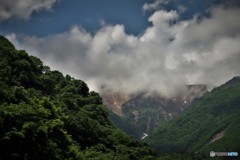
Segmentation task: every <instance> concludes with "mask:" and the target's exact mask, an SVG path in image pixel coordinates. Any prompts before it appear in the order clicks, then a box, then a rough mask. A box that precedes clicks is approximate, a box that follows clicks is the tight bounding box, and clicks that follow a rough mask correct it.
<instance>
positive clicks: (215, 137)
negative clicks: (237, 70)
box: [144, 77, 240, 155]
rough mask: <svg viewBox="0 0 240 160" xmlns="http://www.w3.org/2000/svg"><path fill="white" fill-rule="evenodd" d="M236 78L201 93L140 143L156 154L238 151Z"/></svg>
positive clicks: (238, 87)
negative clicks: (189, 105)
mask: <svg viewBox="0 0 240 160" xmlns="http://www.w3.org/2000/svg"><path fill="white" fill-rule="evenodd" d="M239 115H240V77H234V78H233V79H231V80H230V81H228V82H226V83H225V84H223V85H221V86H219V87H217V88H215V89H213V90H212V91H211V92H207V93H205V94H204V95H203V96H202V97H201V98H199V99H198V100H196V101H194V102H193V103H192V105H191V107H190V108H189V109H188V110H187V111H185V112H184V113H182V114H181V115H179V116H178V117H176V118H175V119H173V120H171V121H169V122H168V123H165V124H163V125H162V126H159V127H158V128H157V129H156V130H155V131H154V133H153V134H151V135H150V136H149V137H147V138H146V139H145V140H144V141H145V142H147V143H148V144H149V145H150V146H152V147H153V148H155V149H156V151H158V153H159V154H161V153H166V152H169V153H172V152H198V153H204V154H206V155H209V152H210V151H222V152H233V151H238V153H239V151H240V136H239V135H240V124H239V122H240V116H239Z"/></svg>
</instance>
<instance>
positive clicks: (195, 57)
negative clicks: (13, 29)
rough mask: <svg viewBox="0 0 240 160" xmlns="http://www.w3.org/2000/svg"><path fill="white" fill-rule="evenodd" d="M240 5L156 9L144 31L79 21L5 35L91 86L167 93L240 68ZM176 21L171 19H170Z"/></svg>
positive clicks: (215, 81) (232, 73) (211, 82)
mask: <svg viewBox="0 0 240 160" xmlns="http://www.w3.org/2000/svg"><path fill="white" fill-rule="evenodd" d="M239 15H240V10H239V9H237V8H228V9H224V8H220V7H219V8H214V9H212V12H211V16H210V17H209V18H204V19H202V20H201V21H198V20H197V18H196V17H195V18H194V19H192V20H187V21H177V19H178V14H177V12H176V11H170V12H167V11H164V10H160V11H156V12H154V13H153V15H152V16H150V17H149V21H150V22H152V24H153V25H152V26H151V27H148V28H147V29H146V30H145V32H144V33H143V34H142V35H139V36H133V35H129V34H127V33H126V32H125V30H124V26H123V25H113V26H111V25H107V26H106V25H105V26H103V27H102V28H101V29H100V30H99V31H98V32H97V33H96V34H93V35H92V34H90V33H88V32H86V31H85V30H84V29H82V28H81V27H79V26H74V27H72V28H71V29H70V30H69V31H67V32H65V33H62V34H56V35H51V36H48V37H44V38H39V37H33V36H32V37H31V36H18V35H17V36H15V37H14V34H12V35H11V36H9V38H10V40H11V41H13V42H14V43H15V44H17V46H18V47H17V48H22V49H26V50H27V51H28V52H29V53H32V54H34V55H36V56H38V57H40V58H41V59H43V60H44V62H46V63H47V65H50V66H51V67H52V68H53V69H58V70H60V71H63V72H64V73H65V74H71V75H73V76H75V77H76V78H80V79H83V80H84V81H86V82H87V83H88V84H89V85H90V87H91V88H92V89H95V90H98V91H102V89H103V88H104V89H112V90H115V91H125V92H129V93H134V92H139V91H149V92H159V93H162V94H163V95H166V96H169V95H173V94H175V93H177V90H181V89H183V86H184V85H186V84H193V83H205V84H208V85H209V86H210V87H213V86H215V85H219V84H221V83H223V82H225V81H227V80H228V79H230V78H232V77H233V76H235V75H239V71H240V63H239V61H240V45H239V44H240V43H239V42H240V31H239V28H240V17H239ZM172 22H174V23H172Z"/></svg>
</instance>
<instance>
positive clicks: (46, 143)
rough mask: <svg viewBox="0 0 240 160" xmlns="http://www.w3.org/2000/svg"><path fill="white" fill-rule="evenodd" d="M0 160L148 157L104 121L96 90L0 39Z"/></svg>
mask: <svg viewBox="0 0 240 160" xmlns="http://www.w3.org/2000/svg"><path fill="white" fill-rule="evenodd" d="M0 57H1V59H0V149H1V151H0V159H4V160H5V159H6V160H11V159H24V160H28V159H29V160H32V159H34V160H38V159H39V160H54V159H56V160H61V159H69V160H71V159H79V160H91V159H92V160H94V159H100V160H101V159H102V160H106V159H107V160H109V159H116V160H127V159H131V160H134V159H136V160H137V159H144V160H145V159H146V160H147V159H149V160H150V159H154V157H155V154H154V152H153V151H152V150H151V149H149V148H148V146H147V145H146V144H144V143H142V142H139V141H136V140H134V139H133V138H131V137H129V136H127V135H126V134H124V133H122V132H121V131H120V130H118V129H117V128H115V127H114V126H113V125H112V123H111V122H110V121H109V115H108V111H107V109H106V108H105V106H103V105H102V99H101V97H100V96H99V94H98V93H96V92H89V89H88V87H87V85H86V84H85V83H84V82H83V81H81V80H76V79H74V78H72V77H70V76H69V75H67V76H65V77H64V76H63V75H62V73H60V72H58V71H51V70H50V69H49V67H47V66H44V65H43V63H42V61H41V60H40V59H38V58H36V57H34V56H29V55H28V54H27V53H26V52H25V51H17V50H15V48H14V46H13V45H12V44H11V43H10V42H9V41H8V40H6V39H5V38H4V37H2V36H0Z"/></svg>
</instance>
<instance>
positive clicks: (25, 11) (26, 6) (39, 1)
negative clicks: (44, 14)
mask: <svg viewBox="0 0 240 160" xmlns="http://www.w3.org/2000/svg"><path fill="white" fill-rule="evenodd" d="M56 1H57V0H0V22H1V21H5V20H7V19H9V18H12V17H16V18H19V19H24V20H27V19H29V18H30V17H31V14H32V13H33V12H34V11H36V12H37V11H40V10H51V8H52V5H53V4H54V3H56Z"/></svg>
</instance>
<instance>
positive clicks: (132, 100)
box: [103, 84, 206, 138]
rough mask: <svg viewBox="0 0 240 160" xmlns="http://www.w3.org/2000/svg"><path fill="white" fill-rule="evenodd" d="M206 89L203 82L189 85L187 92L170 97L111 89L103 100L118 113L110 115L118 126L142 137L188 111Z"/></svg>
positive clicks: (128, 132)
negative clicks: (129, 93) (130, 93)
mask: <svg viewBox="0 0 240 160" xmlns="http://www.w3.org/2000/svg"><path fill="white" fill-rule="evenodd" d="M204 92H206V85H200V84H199V85H188V86H186V90H185V92H184V93H182V94H179V95H177V96H174V97H170V98H169V97H163V96H161V95H160V94H147V93H139V94H135V95H128V94H123V93H119V92H118V93H117V94H114V93H112V94H111V92H108V94H104V96H103V101H104V103H105V104H106V105H107V106H110V107H109V108H110V109H112V110H113V112H114V113H117V115H114V113H113V114H110V118H111V120H112V121H113V123H114V124H115V125H116V126H117V127H118V128H120V129H121V130H123V131H124V132H126V133H127V134H130V135H132V136H134V137H136V138H142V136H143V134H149V133H151V132H152V131H153V130H154V129H155V128H156V127H158V126H161V125H162V124H164V123H165V122H167V121H169V120H171V119H173V118H174V117H176V116H177V115H179V114H180V113H182V112H183V111H185V110H186V109H187V108H188V107H189V106H190V104H191V103H192V101H194V100H195V99H196V98H198V97H200V96H201V95H202V94H203V93H204ZM122 97H127V98H125V99H124V98H122ZM116 108H117V109H116ZM116 110H117V111H116Z"/></svg>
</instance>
